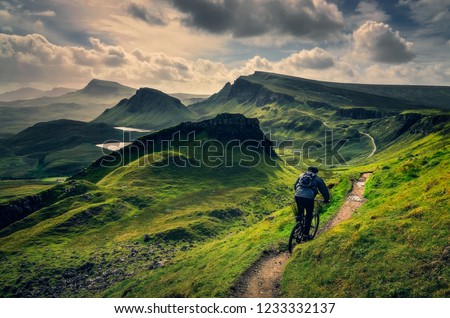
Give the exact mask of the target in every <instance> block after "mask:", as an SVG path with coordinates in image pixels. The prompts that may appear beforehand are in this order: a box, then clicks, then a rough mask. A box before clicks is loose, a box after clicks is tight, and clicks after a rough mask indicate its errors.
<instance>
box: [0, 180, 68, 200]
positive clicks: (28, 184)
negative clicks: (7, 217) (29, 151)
mask: <svg viewBox="0 0 450 318" xmlns="http://www.w3.org/2000/svg"><path fill="white" fill-rule="evenodd" d="M60 181H64V178H47V179H21V180H0V203H4V202H8V201H11V200H13V199H17V198H20V197H24V196H28V195H33V194H36V193H38V192H41V191H43V190H46V189H49V188H50V187H52V186H53V185H55V184H56V183H58V182H60Z"/></svg>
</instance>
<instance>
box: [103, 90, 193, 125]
mask: <svg viewBox="0 0 450 318" xmlns="http://www.w3.org/2000/svg"><path fill="white" fill-rule="evenodd" d="M194 117H195V116H194V114H193V113H192V112H191V111H190V110H189V109H188V108H187V107H186V106H184V105H183V104H182V103H181V102H180V100H179V99H177V98H175V97H172V96H169V95H167V94H165V93H163V92H161V91H159V90H156V89H153V88H147V87H143V88H140V89H138V90H137V91H136V93H135V94H134V95H133V96H132V97H130V98H129V99H123V100H121V101H120V102H119V103H118V104H117V105H116V106H114V107H113V108H111V109H107V110H106V111H105V112H104V113H103V114H101V115H100V116H99V117H97V119H95V121H97V122H104V123H108V124H111V125H116V126H127V127H136V128H144V129H161V128H166V127H170V126H174V125H176V124H179V123H180V122H183V121H188V120H192V119H194Z"/></svg>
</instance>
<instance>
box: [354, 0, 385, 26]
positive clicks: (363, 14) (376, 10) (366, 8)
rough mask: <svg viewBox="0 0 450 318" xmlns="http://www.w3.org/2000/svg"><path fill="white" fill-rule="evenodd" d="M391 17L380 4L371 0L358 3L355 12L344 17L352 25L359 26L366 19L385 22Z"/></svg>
mask: <svg viewBox="0 0 450 318" xmlns="http://www.w3.org/2000/svg"><path fill="white" fill-rule="evenodd" d="M390 19H391V17H390V15H389V14H387V13H386V12H385V11H384V10H383V9H382V8H381V7H380V5H379V4H378V3H377V2H375V1H372V0H363V1H361V2H359V3H358V5H357V7H356V9H355V14H353V15H350V16H349V17H347V18H346V21H347V22H348V23H349V24H350V25H353V26H360V25H362V24H363V23H364V22H366V21H377V22H387V21H389V20H390Z"/></svg>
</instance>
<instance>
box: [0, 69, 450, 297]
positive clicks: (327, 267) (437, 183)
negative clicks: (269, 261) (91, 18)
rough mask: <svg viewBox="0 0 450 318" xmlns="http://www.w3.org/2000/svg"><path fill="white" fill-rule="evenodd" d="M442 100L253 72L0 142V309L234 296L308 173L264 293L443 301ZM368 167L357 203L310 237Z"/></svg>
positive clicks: (124, 102)
mask: <svg viewBox="0 0 450 318" xmlns="http://www.w3.org/2000/svg"><path fill="white" fill-rule="evenodd" d="M94 84H96V85H97V84H98V83H95V82H94ZM116 84H117V83H116ZM105 85H106V84H105ZM110 85H111V84H108V85H106V86H107V88H108V89H109V88H111V87H110ZM119 85H120V84H119ZM94 86H95V85H94ZM113 86H114V87H116V85H115V84H114V85H113ZM120 87H121V86H120ZM107 91H109V90H107ZM125 91H126V92H127V94H128V93H129V91H128V90H125ZM99 92H104V90H98V91H96V92H95V93H93V95H98V96H100V95H101V93H99ZM120 92H122V90H120ZM75 93H76V92H75ZM85 93H92V91H91V89H87V90H86V91H85ZM449 93H450V88H449V87H439V88H436V87H426V86H423V87H422V86H417V87H408V86H392V87H391V86H377V85H373V86H371V85H354V84H340V83H329V82H318V81H311V80H307V79H302V78H294V77H290V76H284V75H279V74H272V73H264V72H256V73H255V74H253V75H250V76H241V77H239V78H238V79H236V81H235V82H234V83H233V84H231V83H228V84H226V85H225V86H224V87H223V89H222V90H221V91H219V92H218V93H216V94H214V95H212V96H210V97H209V98H207V99H203V97H199V98H200V99H201V100H200V101H197V102H195V103H193V104H192V105H190V106H189V107H187V106H186V105H185V104H183V103H182V102H181V101H180V100H179V99H177V98H174V97H171V96H169V95H167V94H165V93H163V92H160V91H157V90H154V89H150V88H142V89H139V90H138V91H133V92H132V93H131V95H129V96H126V97H123V99H121V100H120V101H114V102H113V103H111V104H110V105H109V106H108V107H110V108H109V109H108V110H103V112H102V113H101V114H100V113H99V114H98V117H96V118H94V117H92V118H90V119H87V120H86V121H76V120H72V119H71V120H62V119H61V118H58V120H55V121H50V122H48V121H47V122H45V123H39V124H35V125H34V126H32V127H29V128H27V129H25V130H23V131H21V132H20V133H18V134H15V135H13V136H9V137H8V138H5V139H3V140H2V149H3V154H2V156H1V157H0V177H3V178H5V177H8V179H9V180H1V181H0V272H1V273H2V274H0V296H2V297H232V296H235V295H236V293H237V290H236V286H237V283H238V282H239V280H240V278H241V277H242V275H243V273H246V272H247V271H249V270H251V269H252V268H253V266H254V265H255V264H258V262H260V261H261V260H263V259H265V258H267V257H268V255H273V254H280V253H281V255H283V254H282V253H284V252H285V251H286V250H287V239H288V237H289V233H290V230H291V228H292V226H293V225H294V218H293V215H292V210H291V207H290V205H291V202H292V196H293V192H292V186H293V183H294V181H295V179H296V178H297V176H298V174H299V173H301V172H303V171H304V169H305V168H306V167H307V166H308V165H317V166H319V169H320V173H319V175H320V176H321V177H322V178H323V179H324V180H325V181H326V183H327V185H328V187H329V189H330V192H331V194H332V200H331V204H330V205H327V206H326V207H324V208H323V210H322V211H321V224H323V226H322V228H321V234H320V236H318V237H317V238H316V239H314V240H312V241H310V242H307V243H304V244H300V245H298V246H297V248H296V249H295V251H294V253H293V254H292V256H291V257H290V258H289V259H287V258H286V259H285V260H283V262H285V263H284V264H286V267H285V269H274V270H277V271H279V275H280V277H281V283H280V288H279V289H278V292H277V293H278V294H277V295H272V296H278V295H279V296H282V297H448V296H449V292H450V287H449V279H450V272H449V269H448V266H446V264H447V262H448V252H449V247H448V228H449V226H450V217H449V214H448V207H449V202H448V198H449V197H448V180H449V176H450V169H449V164H450V157H449V156H450V153H449V149H448V145H449V135H450V124H449V122H450V121H449V118H450V115H449V113H448V106H447V105H448V104H447V102H446V100H448V99H447V97H448V94H449ZM69 94H74V93H69ZM99 94H100V95H99ZM426 96H432V97H430V98H426ZM184 97H186V96H184ZM188 97H189V96H188ZM180 98H181V96H180ZM192 98H194V99H195V98H197V97H192ZM112 105H115V106H112ZM20 107H21V106H20ZM20 107H18V109H21V108H20ZM23 107H24V108H26V107H27V106H23ZM125 139H126V140H125ZM107 140H115V142H116V143H117V145H116V146H118V145H120V146H123V147H121V148H120V149H119V148H114V149H111V152H110V151H105V152H102V150H101V149H100V148H99V147H97V146H96V145H99V144H103V143H104V142H105V141H107ZM122 142H125V144H120V143H122ZM368 171H371V172H372V175H371V176H370V177H369V178H368V180H367V181H366V183H365V190H364V193H362V192H361V193H360V194H359V195H363V196H364V200H365V203H364V204H363V205H362V206H361V207H358V209H356V210H355V211H354V212H353V214H352V216H351V218H349V219H347V220H344V221H342V222H341V223H339V224H336V225H335V226H333V227H327V224H330V223H331V222H332V220H333V219H335V217H336V215H337V213H338V212H339V211H340V209H341V208H342V206H343V205H344V203H345V202H346V200H347V199H348V198H347V197H348V195H349V193H350V191H351V189H352V183H353V182H354V181H355V180H357V179H358V178H359V177H360V175H361V174H362V173H365V172H368ZM28 177H33V178H34V179H32V180H31V179H30V181H29V182H28V181H27V179H23V178H28ZM50 177H53V178H52V179H48V178H50ZM66 177H67V180H66ZM55 178H56V179H55Z"/></svg>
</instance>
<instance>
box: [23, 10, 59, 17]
mask: <svg viewBox="0 0 450 318" xmlns="http://www.w3.org/2000/svg"><path fill="white" fill-rule="evenodd" d="M25 14H27V15H30V16H37V17H54V16H56V12H55V11H52V10H45V11H39V12H30V11H26V12H25Z"/></svg>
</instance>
